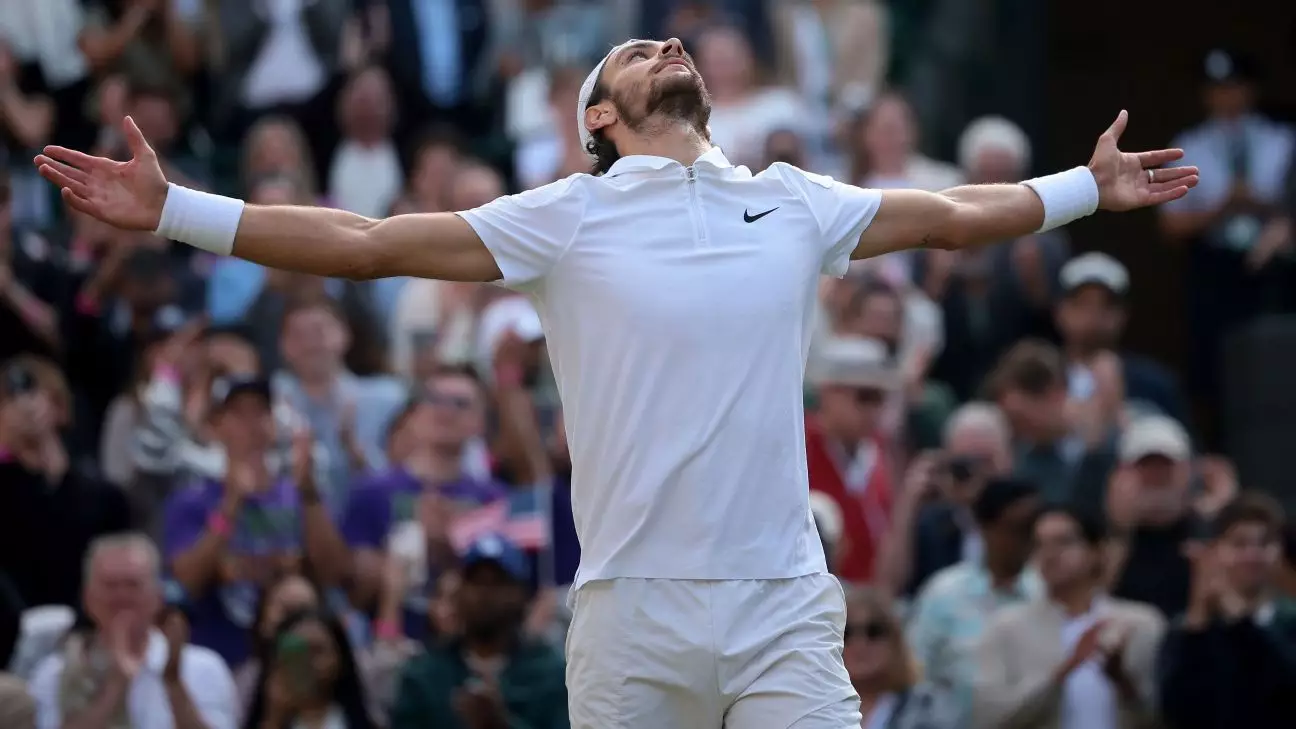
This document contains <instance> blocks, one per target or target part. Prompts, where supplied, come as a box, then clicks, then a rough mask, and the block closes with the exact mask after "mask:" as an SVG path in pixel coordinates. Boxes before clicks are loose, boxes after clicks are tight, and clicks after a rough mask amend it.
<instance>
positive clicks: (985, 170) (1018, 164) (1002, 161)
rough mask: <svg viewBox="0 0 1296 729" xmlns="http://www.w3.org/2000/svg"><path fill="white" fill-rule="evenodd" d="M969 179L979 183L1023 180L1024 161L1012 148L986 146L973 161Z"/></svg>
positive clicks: (994, 183)
mask: <svg viewBox="0 0 1296 729" xmlns="http://www.w3.org/2000/svg"><path fill="white" fill-rule="evenodd" d="M968 179H969V180H970V181H971V182H973V183H976V184H978V185H997V184H1004V183H1011V182H1021V179H1022V161H1021V160H1020V159H1019V158H1018V157H1017V154H1016V153H1015V152H1013V151H1012V150H1010V149H1005V148H1003V147H986V148H984V149H982V150H981V151H980V152H978V153H977V155H976V159H974V160H973V161H972V169H970V170H968Z"/></svg>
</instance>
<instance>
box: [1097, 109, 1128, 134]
mask: <svg viewBox="0 0 1296 729" xmlns="http://www.w3.org/2000/svg"><path fill="white" fill-rule="evenodd" d="M1128 123H1129V112H1127V111H1125V110H1124V109H1121V112H1120V113H1119V114H1117V115H1116V121H1114V122H1112V125H1111V126H1110V127H1107V131H1105V132H1103V134H1104V136H1109V137H1111V138H1112V139H1113V140H1115V141H1120V138H1121V135H1122V134H1124V133H1125V125H1126V124H1128Z"/></svg>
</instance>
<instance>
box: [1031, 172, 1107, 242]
mask: <svg viewBox="0 0 1296 729" xmlns="http://www.w3.org/2000/svg"><path fill="white" fill-rule="evenodd" d="M1022 184H1023V185H1025V186H1027V187H1029V188H1030V189H1032V190H1034V191H1035V194H1036V195H1039V199H1040V201H1041V202H1043V203H1044V225H1041V226H1040V229H1039V230H1038V231H1036V232H1037V233H1043V232H1045V231H1048V230H1053V229H1054V228H1060V227H1062V226H1064V225H1066V224H1067V223H1070V222H1072V221H1074V220H1079V219H1080V218H1083V217H1085V216H1087V215H1093V213H1094V211H1095V210H1097V209H1098V181H1097V180H1095V179H1094V176H1093V173H1092V172H1090V171H1089V168H1088V167H1076V168H1075V169H1070V170H1067V171H1066V172H1059V173H1057V174H1054V175H1047V176H1045V177H1036V178H1035V179H1033V180H1026V181H1025V182H1023V183H1022Z"/></svg>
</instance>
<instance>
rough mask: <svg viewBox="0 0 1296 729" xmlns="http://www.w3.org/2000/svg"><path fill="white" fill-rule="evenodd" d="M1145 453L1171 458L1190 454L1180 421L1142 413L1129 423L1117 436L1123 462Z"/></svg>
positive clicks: (1185, 457) (1137, 458) (1141, 456)
mask: <svg viewBox="0 0 1296 729" xmlns="http://www.w3.org/2000/svg"><path fill="white" fill-rule="evenodd" d="M1147 456H1165V457H1166V458H1169V459H1170V460H1172V461H1186V460H1188V459H1189V458H1191V457H1192V442H1191V441H1190V440H1189V439H1188V432H1187V431H1185V430H1184V428H1183V426H1182V425H1180V424H1179V421H1177V420H1175V419H1174V418H1171V417H1167V416H1165V415H1144V416H1143V417H1141V418H1139V419H1137V420H1135V421H1134V422H1132V423H1130V424H1129V426H1128V427H1126V428H1125V432H1124V433H1123V434H1121V438H1120V459H1121V462H1122V463H1134V462H1135V461H1138V460H1139V459H1142V458H1145V457H1147Z"/></svg>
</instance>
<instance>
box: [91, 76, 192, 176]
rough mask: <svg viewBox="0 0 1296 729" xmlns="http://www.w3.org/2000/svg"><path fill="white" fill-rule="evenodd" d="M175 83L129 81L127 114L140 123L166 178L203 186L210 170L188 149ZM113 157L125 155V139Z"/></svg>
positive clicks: (179, 98) (181, 98) (181, 103)
mask: <svg viewBox="0 0 1296 729" xmlns="http://www.w3.org/2000/svg"><path fill="white" fill-rule="evenodd" d="M180 93H181V92H180V91H178V90H177V89H176V88H175V87H174V86H172V85H170V84H167V83H163V82H161V81H153V82H151V83H150V82H145V81H130V82H128V85H127V91H126V99H125V106H126V113H128V114H130V116H131V119H133V120H135V123H136V124H137V125H138V126H139V128H140V131H141V132H143V133H144V138H145V139H147V140H148V141H149V144H150V145H151V146H152V147H153V149H154V151H156V152H157V154H158V157H159V159H160V161H161V164H162V169H163V170H165V171H166V174H167V179H175V180H176V183H177V184H184V185H188V186H191V187H200V188H201V187H206V186H207V185H209V184H210V177H211V173H210V171H209V170H208V169H206V167H205V166H204V162H203V160H200V159H198V157H197V156H196V155H195V154H194V153H193V151H192V150H191V149H189V148H188V147H189V144H188V140H187V139H186V138H185V135H184V132H185V130H186V124H185V122H186V116H185V112H186V111H187V107H186V106H185V102H184V101H183V97H181V96H180ZM120 145H121V146H118V147H117V149H116V150H114V152H115V154H113V156H119V155H120V156H127V155H129V151H128V150H126V148H125V142H124V140H123V141H121V142H120Z"/></svg>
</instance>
